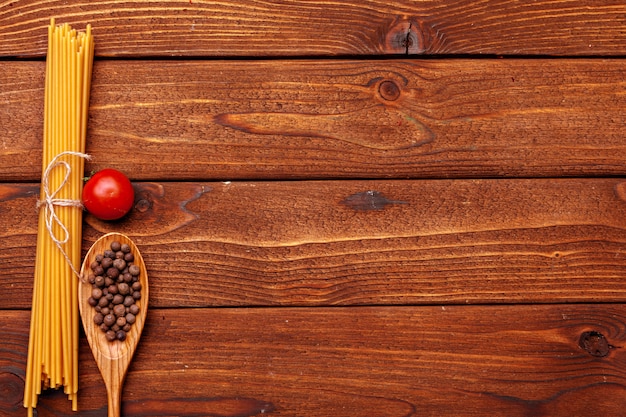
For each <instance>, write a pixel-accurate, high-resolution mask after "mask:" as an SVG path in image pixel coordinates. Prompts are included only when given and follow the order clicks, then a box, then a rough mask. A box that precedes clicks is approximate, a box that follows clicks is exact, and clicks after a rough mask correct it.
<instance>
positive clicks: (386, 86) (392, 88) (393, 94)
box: [378, 80, 400, 101]
mask: <svg viewBox="0 0 626 417" xmlns="http://www.w3.org/2000/svg"><path fill="white" fill-rule="evenodd" d="M378 93H379V94H380V96H381V97H382V98H383V99H384V100H387V101H395V100H397V99H398V98H399V97H400V87H399V86H398V84H396V83H395V82H394V81H391V80H385V81H383V82H381V83H380V84H379V85H378Z"/></svg>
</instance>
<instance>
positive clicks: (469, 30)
mask: <svg viewBox="0 0 626 417" xmlns="http://www.w3.org/2000/svg"><path fill="white" fill-rule="evenodd" d="M625 14H626V5H625V4H624V3H623V2H619V1H615V0H596V1H572V0H556V1H554V0H550V1H548V0H540V1H533V2H524V3H522V4H520V3H519V2H512V1H506V0H486V1H480V2H472V1H463V2H458V1H451V0H447V1H439V0H421V1H414V0H396V1H387V2H380V1H375V0H349V1H342V2H327V1H289V2H261V1H256V0H226V1H220V2H207V1H202V0H189V1H188V2H187V1H179V2H173V1H151V2H149V3H146V2H142V1H137V0H136V1H121V0H113V1H103V0H99V1H90V2H79V3H73V4H67V2H61V1H53V2H49V1H46V2H44V1H41V0H21V1H19V2H14V1H12V2H4V3H3V4H2V5H0V27H1V28H3V30H2V31H1V32H0V56H5V57H6V56H31V57H32V56H43V55H44V54H45V50H46V33H47V32H46V28H45V27H46V25H47V24H48V22H49V20H50V18H51V17H56V18H57V19H58V21H59V22H67V23H69V24H71V25H73V26H74V27H77V28H79V29H82V28H84V27H85V26H86V25H87V23H91V24H92V25H93V27H94V33H95V36H96V39H97V49H96V51H97V54H98V55H100V56H302V55H319V56H337V55H380V54H407V53H408V54H434V55H438V54H502V55H525V54H532V55H537V54H539V55H546V54H550V55H623V54H624V51H625V50H626V23H625V21H624V15H625Z"/></svg>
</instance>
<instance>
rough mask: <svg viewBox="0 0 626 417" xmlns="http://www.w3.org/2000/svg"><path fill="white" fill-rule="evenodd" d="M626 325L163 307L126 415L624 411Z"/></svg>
mask: <svg viewBox="0 0 626 417" xmlns="http://www.w3.org/2000/svg"><path fill="white" fill-rule="evenodd" d="M520 318H523V319H520ZM625 320H626V317H625V316H624V309H623V306H621V305H610V304H609V305H602V306H598V305H585V304H582V305H565V306H561V305H552V306H505V307H497V306H443V307H442V306H432V307H409V306H407V307H361V308H357V307H333V308H280V309H267V308H262V309H256V308H247V309H211V310H207V309H155V310H152V311H151V312H150V315H149V319H148V322H147V323H146V328H145V330H144V334H143V336H142V340H141V344H140V346H139V348H138V350H137V353H136V356H135V360H134V361H133V363H132V364H131V368H130V371H129V375H128V377H127V380H126V384H125V394H124V396H123V407H122V412H123V415H128V416H150V417H152V416H157V415H158V416H181V415H193V416H197V415H202V416H213V415H219V416H258V415H264V414H269V415H280V416H283V415H286V416H319V417H326V416H346V417H355V416H363V417H365V416H372V415H376V416H393V417H403V416H413V415H415V416H416V415H432V416H434V415H441V416H459V415H485V411H487V410H488V411H489V413H490V415H503V416H504V415H506V416H513V417H516V416H519V417H522V416H529V415H532V416H573V415H609V416H618V415H620V413H621V412H622V411H623V409H624V407H625V406H626V395H625V394H626V385H625V384H624V380H625V379H626V372H625V369H626V368H625V366H626V352H625V351H624V349H623V346H624V344H626V336H625V333H624V331H623V329H624V326H626V322H625ZM512 322H513V323H515V325H513V326H512V324H511V323H512ZM27 323H28V314H27V312H25V311H10V312H7V313H5V314H4V315H3V316H2V318H1V319H0V325H2V328H3V329H5V340H6V341H7V342H8V346H11V347H12V348H11V349H10V350H9V352H10V353H11V356H4V357H1V358H0V366H1V367H2V368H4V369H20V368H21V367H23V366H24V364H23V362H24V360H25V354H26V350H25V343H26V340H27V330H25V328H26V326H27ZM590 331H595V332H600V333H602V334H603V335H604V336H605V339H604V342H605V343H604V344H602V343H601V344H597V345H594V346H595V347H594V349H593V350H591V352H592V353H593V355H592V354H590V353H589V352H588V351H586V350H584V349H582V348H581V347H580V344H581V343H580V338H581V335H583V334H585V333H586V332H590ZM190 339H195V340H201V341H202V343H193V344H192V343H188V342H186V341H188V340H190ZM5 346H6V345H5ZM594 355H595V356H594ZM80 358H81V360H80V362H81V364H83V365H84V366H83V367H81V382H82V385H81V389H80V391H79V398H80V401H79V407H80V408H81V412H80V415H81V416H101V415H106V396H105V391H104V387H103V386H102V383H101V379H100V375H99V373H98V371H97V368H96V366H95V364H94V363H93V361H92V358H91V352H90V351H89V349H88V346H87V345H86V343H82V344H81V350H80ZM16 379H17V378H16V377H15V375H14V374H10V373H7V371H4V372H3V373H2V372H0V382H2V383H3V384H4V386H6V387H7V388H6V389H5V391H6V392H7V394H6V396H5V400H4V401H5V402H6V403H8V404H7V405H6V406H5V410H15V411H16V412H17V411H19V408H20V407H21V406H16V405H14V404H15V403H16V402H18V400H19V397H20V392H19V388H20V386H19V380H18V381H16ZM38 411H39V414H38V415H39V416H69V415H75V414H72V413H71V411H70V410H69V402H68V401H67V400H66V399H65V398H63V395H62V393H58V395H57V394H54V393H47V394H46V395H45V396H44V397H43V398H42V401H41V405H40V406H39V407H38Z"/></svg>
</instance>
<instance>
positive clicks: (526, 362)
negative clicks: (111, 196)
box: [0, 0, 626, 417]
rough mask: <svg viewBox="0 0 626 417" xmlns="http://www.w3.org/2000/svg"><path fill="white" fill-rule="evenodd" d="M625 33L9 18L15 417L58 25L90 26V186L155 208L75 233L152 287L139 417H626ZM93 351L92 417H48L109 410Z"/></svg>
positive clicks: (144, 10)
mask: <svg viewBox="0 0 626 417" xmlns="http://www.w3.org/2000/svg"><path fill="white" fill-rule="evenodd" d="M625 16H626V5H624V4H623V2H618V1H609V0H602V1H594V2H590V1H565V0H556V1H543V0H539V1H533V2H521V3H520V2H511V1H496V0H485V1H481V2H476V1H458V2H452V1H445V2H441V1H434V0H433V1H409V0H398V1H394V2H378V1H342V2H325V1H276V2H264V1H250V0H244V1H230V0H228V1H222V2H213V1H201V0H184V1H178V2H161V1H155V2H143V1H142V2H140V1H134V2H133V1H130V2H126V1H109V2H103V1H93V2H61V1H51V2H42V1H34V0H24V1H19V2H17V1H8V2H4V3H0V127H1V128H0V249H1V250H0V285H1V286H2V289H3V293H2V297H0V329H2V330H3V333H2V334H3V336H2V340H3V342H2V344H1V345H0V416H11V417H13V416H20V417H22V416H25V415H26V410H25V409H24V408H23V407H22V406H21V400H22V392H23V389H24V370H25V369H24V368H25V363H26V350H27V343H28V322H29V313H30V303H31V299H30V297H31V293H32V277H33V273H34V263H35V244H36V218H37V212H36V210H35V204H36V199H37V196H38V195H39V181H40V175H41V136H42V118H43V93H44V91H43V82H44V68H45V64H44V60H43V58H44V56H45V48H46V25H47V24H48V22H49V20H50V18H51V17H56V19H57V21H58V22H60V23H65V22H67V23H69V24H72V25H74V26H75V27H77V28H79V29H81V28H84V26H85V25H86V24H87V23H91V24H92V25H93V27H94V34H95V37H96V54H97V60H96V63H95V67H94V77H93V88H92V97H91V107H90V112H89V115H90V117H89V131H88V143H87V148H88V149H87V150H88V152H89V153H91V154H92V155H93V156H94V158H95V159H94V160H93V162H91V163H89V164H88V166H87V171H89V170H92V169H100V168H103V167H108V166H112V167H116V168H118V169H121V170H123V171H125V172H126V173H127V174H128V175H129V176H130V177H131V178H132V180H133V185H134V187H135V190H136V199H135V206H134V209H133V211H132V213H131V214H130V216H129V217H127V218H126V219H124V220H122V221H119V222H112V223H107V222H102V221H98V220H96V219H95V218H93V217H91V216H90V215H87V216H85V219H84V228H83V248H84V250H85V251H86V250H87V249H88V247H89V246H90V245H91V243H93V242H94V241H95V240H96V239H97V238H98V237H100V236H101V235H103V234H104V233H106V232H111V231H119V232H122V233H125V234H128V235H130V236H131V237H132V238H133V239H134V241H135V242H136V243H137V244H138V245H139V248H140V250H141V252H142V254H143V255H144V258H145V261H146V265H147V268H148V271H149V274H150V293H151V300H150V312H149V314H148V318H147V323H146V328H145V331H144V335H143V337H142V340H141V343H140V345H139V348H138V350H137V356H136V358H135V360H134V361H133V363H132V364H131V369H130V373H129V376H128V379H127V381H126V384H125V387H124V393H123V405H122V410H123V415H125V416H146V417H148V416H182V417H192V416H217V415H219V416H260V415H278V416H290V417H291V416H320V417H322V416H323V417H338V416H345V417H352V416H357V417H358V416H393V417H401V416H402V417H404V416H418V415H425V416H472V417H478V416H481V417H482V416H485V415H493V416H507V417H509V416H512V417H517V416H520V417H522V416H523V417H527V416H551V417H553V416H556V417H571V416H579V415H602V416H609V417H612V416H621V415H622V414H623V410H624V409H625V406H626V400H625V398H626V395H625V388H626V384H625V383H624V380H625V376H626V375H625V374H624V369H625V364H624V347H625V346H626V342H625V340H624V339H625V337H626V336H625V335H626V324H625V320H624V317H625V316H626V309H625V308H624V302H625V301H626V286H625V284H624V275H625V272H626V244H625V243H626V179H625V177H626V140H625V139H624V138H626V128H625V124H624V120H625V119H626V117H625V113H626V110H625V109H626V99H625V97H626V95H625V94H624V91H626V90H625V82H624V61H623V57H624V56H626V19H625ZM406 55H412V56H413V57H407V56H406ZM411 58H413V59H411ZM415 58H419V59H415ZM80 349H81V350H80V375H81V378H80V385H81V388H80V392H79V407H80V411H79V412H78V413H72V412H71V411H70V404H69V402H68V401H67V399H66V397H65V395H63V394H62V393H60V392H53V391H47V392H46V393H45V394H44V395H43V396H42V398H41V402H40V406H39V408H38V410H37V411H38V415H39V416H53V415H54V416H66V415H67V416H69V415H80V416H87V417H89V416H94V417H95V416H105V415H106V396H105V390H104V386H103V385H102V382H101V378H100V375H99V373H98V371H97V368H96V365H95V363H94V361H93V357H92V355H91V352H90V350H89V348H88V346H87V343H86V339H85V337H84V336H82V337H81V348H80Z"/></svg>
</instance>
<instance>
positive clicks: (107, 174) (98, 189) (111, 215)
mask: <svg viewBox="0 0 626 417" xmlns="http://www.w3.org/2000/svg"><path fill="white" fill-rule="evenodd" d="M134 202H135V190H133V186H132V184H131V183H130V180H129V179H128V177H126V175H124V174H122V173H121V172H119V171H117V170H115V169H112V168H106V169H103V170H102V171H98V172H96V173H95V174H94V175H93V176H92V177H91V178H90V179H89V181H87V183H86V184H85V187H84V188H83V205H84V206H85V208H86V209H87V211H89V212H90V213H91V214H93V215H94V216H96V217H97V218H99V219H102V220H117V219H119V218H121V217H123V216H124V215H126V213H128V212H129V211H130V209H131V208H132V207H133V203H134Z"/></svg>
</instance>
